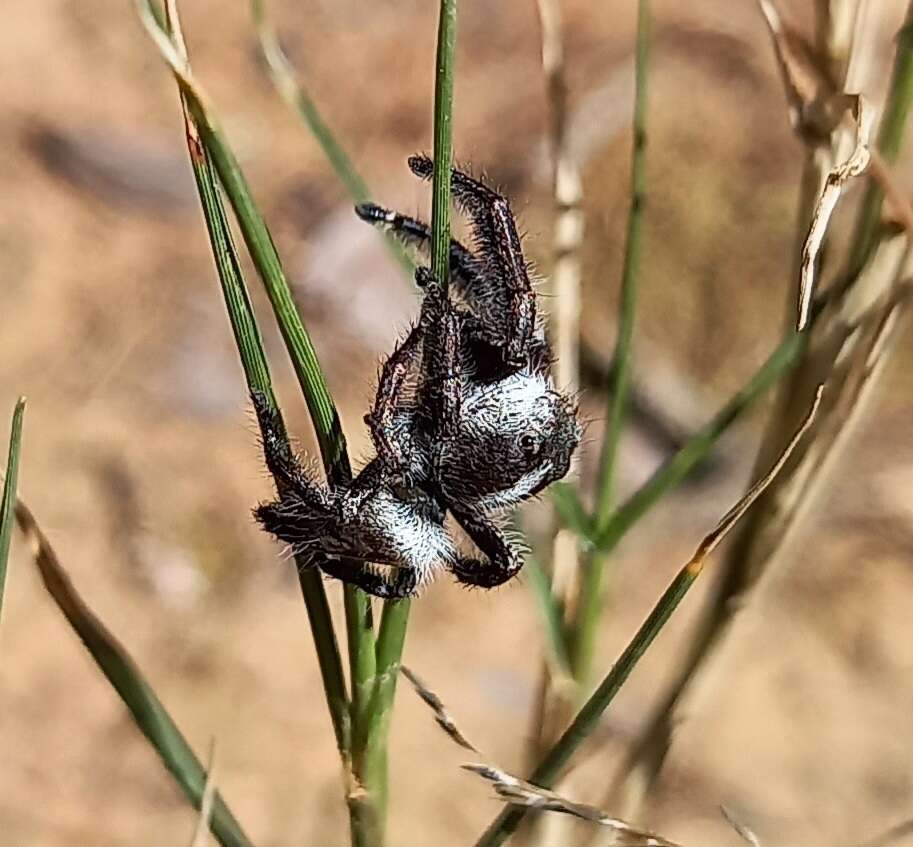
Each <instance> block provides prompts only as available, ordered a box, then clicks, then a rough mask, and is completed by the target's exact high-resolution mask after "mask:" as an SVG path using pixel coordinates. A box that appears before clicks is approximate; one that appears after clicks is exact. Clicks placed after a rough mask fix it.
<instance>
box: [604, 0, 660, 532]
mask: <svg viewBox="0 0 913 847" xmlns="http://www.w3.org/2000/svg"><path fill="white" fill-rule="evenodd" d="M649 49H650V4H649V2H648V0H640V2H639V3H638V12H637V47H636V50H635V65H634V68H635V85H634V126H633V134H634V139H633V144H632V151H631V200H630V207H629V210H628V233H627V238H626V241H625V256H624V266H623V269H622V280H621V297H620V299H619V304H618V338H617V340H616V342H615V352H614V354H613V356H612V361H613V363H614V367H613V369H612V376H613V379H612V391H611V394H610V400H609V419H608V426H607V427H606V433H605V438H604V439H603V443H602V457H601V460H600V470H599V486H598V493H597V498H596V510H595V515H594V521H595V525H596V527H597V530H600V529H602V528H603V527H604V526H605V524H606V522H607V520H608V517H609V514H610V513H611V510H612V500H613V489H614V481H615V460H616V457H617V454H618V444H619V441H620V439H621V433H622V430H623V429H624V422H625V415H626V412H627V405H628V395H629V393H630V387H631V347H632V342H633V340H634V319H635V314H636V310H637V283H638V277H639V274H640V257H641V254H642V252H643V223H644V207H645V205H646V152H647V127H646V124H647V78H648V65H647V62H648V59H649Z"/></svg>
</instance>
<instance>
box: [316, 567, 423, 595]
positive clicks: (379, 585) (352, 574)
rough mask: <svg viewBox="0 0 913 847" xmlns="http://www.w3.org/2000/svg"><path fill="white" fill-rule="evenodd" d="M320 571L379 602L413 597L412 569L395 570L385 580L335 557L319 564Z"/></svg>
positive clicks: (413, 577)
mask: <svg viewBox="0 0 913 847" xmlns="http://www.w3.org/2000/svg"><path fill="white" fill-rule="evenodd" d="M320 568H321V570H322V571H323V572H324V573H326V574H329V575H330V576H332V577H334V578H335V579H338V580H341V581H342V582H346V583H348V584H349V585H354V586H355V587H356V588H360V589H361V590H362V591H364V592H365V593H366V594H370V595H371V596H372V597H379V598H380V599H381V600H402V599H404V598H406V597H412V596H414V595H415V589H416V586H417V585H418V575H417V574H416V572H415V571H414V570H413V569H412V568H397V569H396V572H395V575H394V576H393V579H392V580H390V579H385V578H384V576H383V574H380V573H378V572H377V571H374V570H369V569H367V568H365V567H357V566H356V567H353V565H352V563H351V562H345V561H342V560H341V559H337V558H335V557H327V559H326V560H325V561H323V562H321V566H320Z"/></svg>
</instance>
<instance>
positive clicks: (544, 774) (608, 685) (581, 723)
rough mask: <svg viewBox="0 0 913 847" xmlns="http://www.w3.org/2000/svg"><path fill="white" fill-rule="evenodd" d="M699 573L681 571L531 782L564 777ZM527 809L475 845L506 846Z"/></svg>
mask: <svg viewBox="0 0 913 847" xmlns="http://www.w3.org/2000/svg"><path fill="white" fill-rule="evenodd" d="M698 573H699V570H698V569H696V568H693V567H692V566H691V565H690V564H689V565H686V566H685V567H684V568H682V569H681V571H679V573H678V575H677V576H676V577H675V579H674V580H673V581H672V583H671V584H670V585H669V587H668V588H667V589H666V591H665V593H664V594H663V596H662V597H661V598H660V600H659V602H658V603H657V604H656V606H654V608H653V611H652V612H650V615H649V616H648V617H647V619H646V620H645V621H644V623H643V625H642V626H641V627H640V629H639V630H638V631H637V633H636V634H635V636H634V638H632V639H631V642H630V643H629V644H628V646H627V647H626V648H625V651H624V652H623V653H622V654H621V656H620V657H619V659H618V661H617V662H616V663H615V665H614V666H613V667H612V670H611V671H609V673H608V674H607V676H606V677H605V678H604V679H603V681H602V682H601V683H600V684H599V687H598V688H597V689H596V690H595V691H594V692H593V695H592V696H591V697H590V698H589V700H587V701H586V703H585V704H584V706H583V708H581V710H580V711H579V712H578V713H577V716H576V717H575V718H574V720H573V721H572V722H571V724H570V726H569V727H568V728H567V729H566V730H565V731H564V734H563V735H562V736H561V738H559V739H558V741H557V742H556V743H555V745H554V746H553V747H552V748H551V750H550V751H549V752H548V753H547V754H546V756H545V757H544V758H543V759H542V761H541V762H540V763H539V765H538V767H537V768H536V769H535V770H534V771H533V773H532V775H531V776H530V777H529V779H528V781H529V782H532V783H533V784H535V785H538V786H541V787H542V788H549V787H551V786H552V785H553V784H554V782H555V780H556V779H557V778H558V777H559V775H560V774H561V771H562V769H563V768H564V766H565V765H566V764H567V763H568V761H569V760H570V758H571V756H572V755H573V754H574V753H575V752H576V750H577V748H578V747H580V745H581V744H582V743H583V742H584V741H585V740H586V738H587V737H588V736H589V735H590V734H591V733H592V732H593V730H594V729H595V728H596V726H597V725H598V723H599V720H600V719H601V718H602V715H603V713H604V712H605V710H606V709H607V708H608V707H609V705H610V704H611V703H612V700H614V699H615V695H616V694H617V693H618V691H619V690H620V689H621V686H622V685H623V684H624V682H625V680H627V678H628V676H630V674H631V671H632V670H634V667H635V666H636V665H637V663H638V662H639V661H640V658H641V656H643V654H644V653H645V652H646V651H647V648H648V647H649V646H650V645H651V644H652V643H653V640H654V639H655V638H656V636H657V635H658V634H659V632H660V630H661V629H662V628H663V627H664V626H665V624H666V621H667V620H669V617H670V615H671V614H672V613H673V612H674V611H675V609H676V608H677V606H678V604H679V603H680V602H681V601H682V598H683V597H684V596H685V595H686V594H687V593H688V590H689V589H690V588H691V586H692V585H693V584H694V581H695V579H696V578H697V576H698ZM527 811H528V809H526V808H524V807H508V808H506V809H504V811H502V812H501V814H499V815H498V817H497V818H496V819H495V820H494V822H493V823H492V824H491V826H489V828H488V829H487V830H486V831H485V833H484V834H483V835H482V837H481V838H480V839H479V840H478V841H477V842H476V847H496V845H498V844H503V843H504V842H505V841H506V840H507V839H508V838H509V837H510V835H511V833H513V832H514V831H515V830H516V828H517V826H519V824H520V821H522V820H523V817H524V816H525V815H526V813H527Z"/></svg>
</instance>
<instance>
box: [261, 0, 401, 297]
mask: <svg viewBox="0 0 913 847" xmlns="http://www.w3.org/2000/svg"><path fill="white" fill-rule="evenodd" d="M250 8H251V15H252V16H253V19H254V24H255V26H256V28H257V36H258V38H259V39H260V50H261V52H262V53H263V58H264V59H265V60H266V66H267V68H269V75H270V78H271V79H272V81H273V85H274V86H275V87H276V90H277V91H278V92H279V94H280V96H281V97H282V99H283V100H285V102H286V103H287V104H288V105H289V106H290V107H291V108H292V109H294V110H295V112H296V113H297V114H298V116H299V117H300V118H301V120H302V121H303V122H304V124H305V125H306V126H307V128H308V129H309V130H310V132H311V134H312V135H313V136H314V138H315V139H316V141H317V143H318V144H319V145H320V149H321V150H323V153H324V155H325V156H326V157H327V161H328V162H329V163H330V167H331V168H333V172H334V173H335V174H336V176H337V177H339V180H340V182H342V184H343V185H344V186H345V187H346V190H347V191H348V192H349V196H350V197H351V198H352V199H353V200H354V201H355V202H356V203H365V202H367V201H368V200H370V199H371V192H370V191H369V190H368V186H367V184H366V183H365V181H364V179H363V178H362V176H361V174H359V173H358V170H357V169H356V168H355V165H354V164H352V160H351V159H350V158H349V155H348V154H347V153H346V151H345V150H344V149H343V147H342V145H341V144H340V143H339V141H338V140H337V138H336V136H335V134H334V133H333V131H332V130H331V129H330V127H329V126H328V125H327V123H326V121H325V120H324V118H323V115H321V114H320V110H319V109H318V108H317V104H316V103H315V102H314V99H313V98H312V97H311V95H310V94H309V93H308V92H307V90H306V89H305V88H304V86H303V85H302V84H301V82H300V80H299V76H298V74H297V73H296V71H295V69H294V68H293V67H292V64H291V62H290V61H289V59H288V57H287V56H286V55H285V52H284V51H283V50H282V46H281V45H280V43H279V38H278V36H277V35H276V30H275V29H274V27H273V25H272V24H271V23H270V20H269V18H268V16H267V14H266V3H265V1H264V0H251V3H250ZM381 235H383V238H384V242H385V243H386V245H387V248H388V249H389V251H390V255H391V256H393V258H394V259H395V260H396V261H397V263H398V264H399V265H401V266H402V268H403V270H404V271H405V272H406V274H407V276H408V279H409V283H410V284H411V282H412V272H413V270H414V267H413V264H412V260H411V259H410V258H409V256H408V255H407V254H406V251H405V250H404V249H403V246H402V244H400V243H399V242H398V241H397V240H396V239H395V238H394V237H393V236H392V235H390V234H389V233H386V232H383V231H381Z"/></svg>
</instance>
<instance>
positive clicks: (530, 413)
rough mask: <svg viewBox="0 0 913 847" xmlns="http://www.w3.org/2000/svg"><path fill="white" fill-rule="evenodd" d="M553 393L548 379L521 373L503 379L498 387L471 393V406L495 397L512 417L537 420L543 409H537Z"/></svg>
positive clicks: (494, 386) (489, 386)
mask: <svg viewBox="0 0 913 847" xmlns="http://www.w3.org/2000/svg"><path fill="white" fill-rule="evenodd" d="M553 391H554V389H553V388H552V386H551V384H550V383H549V381H548V379H547V378H546V377H544V376H541V375H539V374H528V373H523V372H522V371H521V372H519V373H515V374H511V375H510V376H508V377H506V378H505V379H502V380H501V381H500V382H498V383H497V384H496V385H487V386H484V387H483V388H482V389H481V390H476V391H472V392H470V394H469V405H470V406H472V405H475V404H476V403H484V402H486V401H487V400H489V399H490V398H491V397H494V398H495V399H496V401H497V404H498V406H499V407H501V408H504V409H506V410H507V411H509V412H510V413H511V414H512V415H516V416H517V417H533V419H535V417H534V416H535V415H536V414H541V409H539V408H537V407H539V406H541V405H542V402H543V400H546V399H547V397H548V395H549V394H550V393H551V392H553Z"/></svg>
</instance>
